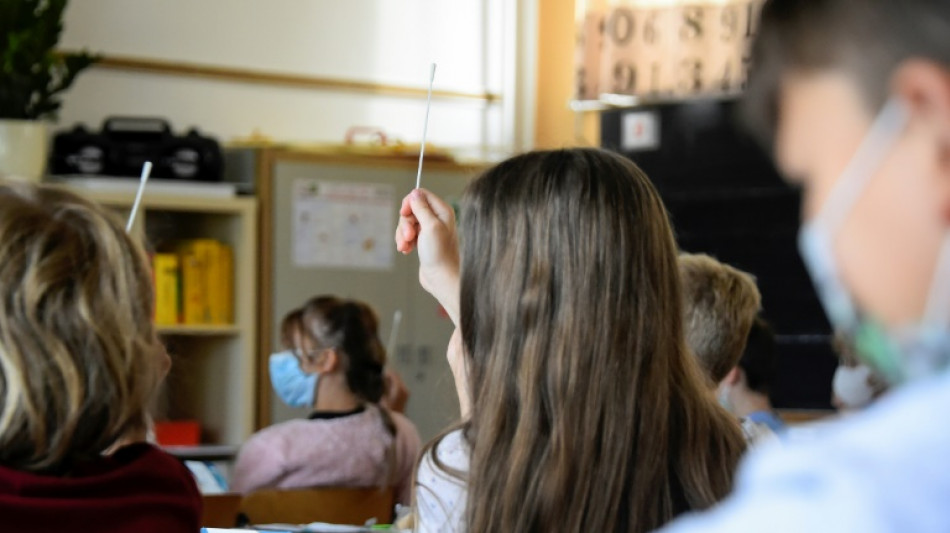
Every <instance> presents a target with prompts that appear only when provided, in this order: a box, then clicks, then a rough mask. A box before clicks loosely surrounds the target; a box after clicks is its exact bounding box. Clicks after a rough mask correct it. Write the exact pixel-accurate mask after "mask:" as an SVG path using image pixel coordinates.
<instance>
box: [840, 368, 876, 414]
mask: <svg viewBox="0 0 950 533" xmlns="http://www.w3.org/2000/svg"><path fill="white" fill-rule="evenodd" d="M870 378H871V369H870V368H868V367H867V366H865V365H858V366H853V367H852V366H844V365H838V368H836V369H835V377H834V379H832V380H831V390H832V392H834V395H835V396H836V397H837V398H838V400H839V401H840V402H841V405H842V406H843V407H844V408H846V409H860V408H862V407H864V406H866V405H868V404H869V403H871V400H872V399H874V389H873V388H871V384H870V382H869V380H870Z"/></svg>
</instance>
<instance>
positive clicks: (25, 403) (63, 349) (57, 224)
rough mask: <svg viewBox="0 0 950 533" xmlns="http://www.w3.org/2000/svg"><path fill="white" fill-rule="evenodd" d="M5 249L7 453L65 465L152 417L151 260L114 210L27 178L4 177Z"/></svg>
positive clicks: (155, 352) (157, 369) (0, 413)
mask: <svg viewBox="0 0 950 533" xmlns="http://www.w3.org/2000/svg"><path fill="white" fill-rule="evenodd" d="M0 257H2V258H3V259H2V261H0V295H2V303H0V464H2V465H3V466H6V467H9V468H14V469H18V470H27V471H33V472H42V473H48V474H56V475H62V474H66V473H68V472H69V471H70V470H71V469H72V468H73V467H75V466H76V465H77V464H79V463H81V462H82V461H86V460H90V459H94V458H96V457H99V456H100V455H101V454H102V453H103V452H104V451H105V450H106V449H107V448H108V447H110V446H111V445H113V444H114V443H116V441H118V440H120V439H122V438H123V437H125V436H126V435H127V434H128V433H130V432H132V431H139V430H142V429H143V428H144V427H145V425H146V411H147V409H148V406H149V402H150V401H151V400H152V399H153V397H154V394H155V392H156V389H157V388H158V385H159V382H160V378H161V375H162V373H163V370H164V367H163V364H164V362H165V361H167V359H164V357H165V356H164V355H163V354H162V350H163V348H162V346H161V344H160V342H159V341H158V339H157V337H156V335H155V331H154V329H153V326H152V320H151V314H152V301H153V296H152V284H151V275H150V269H149V266H148V263H147V260H146V257H145V255H144V253H143V251H142V249H141V248H140V247H139V246H138V244H137V243H135V242H133V241H132V240H131V239H130V238H129V237H128V236H127V235H126V233H125V230H124V229H123V227H122V223H121V222H120V221H118V220H116V218H115V217H114V216H113V215H112V214H111V213H109V212H106V211H105V210H104V209H103V208H101V207H99V206H98V205H94V204H92V203H90V202H88V201H86V200H83V199H82V198H80V197H78V196H76V195H74V194H72V193H68V192H66V191H63V190H58V189H54V188H49V187H44V186H35V185H25V184H0Z"/></svg>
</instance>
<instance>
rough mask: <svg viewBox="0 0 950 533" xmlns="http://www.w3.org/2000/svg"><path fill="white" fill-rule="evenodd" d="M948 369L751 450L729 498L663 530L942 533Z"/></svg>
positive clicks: (947, 497)
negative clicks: (801, 436)
mask: <svg viewBox="0 0 950 533" xmlns="http://www.w3.org/2000/svg"><path fill="white" fill-rule="evenodd" d="M948 412H950V372H945V373H944V374H943V375H941V376H938V377H935V378H931V379H928V380H925V381H921V382H917V383H914V384H910V385H907V386H905V387H903V388H901V389H898V390H896V391H893V392H892V393H891V394H889V395H888V396H886V397H883V398H881V399H880V400H879V401H878V402H877V403H875V404H874V405H872V406H871V407H870V408H869V409H868V410H867V411H865V412H863V413H860V414H855V415H853V416H851V417H848V418H845V419H841V420H839V421H837V422H834V423H828V424H823V425H821V426H818V427H816V428H815V430H814V433H813V435H811V437H812V438H810V439H807V440H797V441H792V442H788V443H786V445H785V446H782V445H781V444H779V443H778V442H773V443H771V444H767V445H764V446H762V447H759V448H755V449H753V450H752V451H751V452H750V454H749V456H748V457H747V458H746V460H745V461H744V462H743V463H742V466H741V467H740V470H739V476H738V478H737V483H736V490H735V492H734V493H733V495H732V496H731V497H730V498H728V499H727V500H726V501H725V502H723V503H722V504H721V505H719V506H717V507H716V508H715V509H714V510H712V511H710V512H707V513H703V514H694V515H690V516H687V517H684V518H683V519H681V520H678V521H675V522H674V523H673V524H671V525H670V526H669V527H668V528H666V529H664V530H663V531H664V533H694V532H695V533H700V532H703V533H705V532H710V533H718V532H722V533H726V532H728V533H735V532H744V531H761V530H762V529H763V528H767V529H768V530H769V533H784V532H789V533H791V532H795V533H797V532H801V531H808V532H819V533H821V532H829V533H831V532H835V533H837V532H841V531H847V532H850V531H855V532H861V533H898V532H899V533H904V532H915V533H916V532H920V533H925V532H926V533H929V532H948V531H950V424H948V423H947V422H946V417H947V414H948Z"/></svg>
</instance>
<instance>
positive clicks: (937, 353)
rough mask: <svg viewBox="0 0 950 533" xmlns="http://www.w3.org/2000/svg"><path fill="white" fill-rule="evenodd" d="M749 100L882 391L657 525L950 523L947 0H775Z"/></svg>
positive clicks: (774, 531) (816, 265) (905, 527)
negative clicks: (717, 497) (700, 505)
mask: <svg viewBox="0 0 950 533" xmlns="http://www.w3.org/2000/svg"><path fill="white" fill-rule="evenodd" d="M745 100H746V115H747V117H748V118H749V119H750V120H751V123H752V125H753V127H754V129H755V130H756V131H757V132H759V134H760V135H762V137H763V139H765V140H766V141H768V142H769V143H770V144H771V148H772V151H773V153H774V157H775V160H776V162H777V164H778V166H779V168H780V169H781V171H782V172H783V173H784V174H785V175H786V176H787V177H788V179H789V180H790V181H792V182H793V183H796V184H798V185H800V186H801V188H802V191H803V209H802V213H803V225H802V229H801V233H800V249H801V253H802V257H803V259H804V260H805V265H806V267H807V268H808V270H809V273H810V274H811V276H812V279H813V280H814V283H815V286H816V289H817V291H818V294H819V297H820V298H821V301H822V304H823V307H824V309H825V312H826V314H827V316H828V319H829V321H830V322H831V324H832V326H833V327H834V328H835V330H836V331H842V332H844V333H845V334H846V335H847V336H848V337H849V339H850V340H851V342H852V343H853V345H854V346H855V347H856V349H857V352H858V354H859V356H860V357H861V358H862V360H864V361H865V362H866V363H867V364H869V365H871V366H872V367H874V369H875V370H876V371H878V372H880V374H881V375H882V376H884V377H885V378H886V379H887V380H888V382H889V384H890V385H891V386H892V389H891V392H889V393H888V394H887V395H886V396H884V397H882V398H880V399H879V400H878V401H877V402H875V403H874V404H872V405H871V406H870V407H869V408H867V409H866V410H864V411H862V412H860V413H857V414H855V415H853V416H850V417H847V418H845V419H842V420H840V421H837V422H834V423H829V424H824V425H822V426H821V427H820V428H816V432H815V435H814V438H813V439H809V440H808V441H803V442H796V443H792V444H787V445H785V446H782V445H781V444H779V443H774V444H771V445H768V446H763V447H761V448H759V449H757V450H753V451H752V452H751V453H750V454H749V455H748V456H747V458H746V460H745V461H744V462H743V464H742V465H741V466H740V469H739V473H738V478H737V479H738V481H737V484H736V488H735V491H734V493H733V494H732V496H731V497H730V498H728V499H727V500H726V501H725V502H723V503H722V504H721V505H720V506H718V507H716V508H715V509H714V510H712V511H710V512H708V513H706V514H698V515H693V516H689V517H684V518H683V519H682V520H679V521H677V522H674V523H673V524H671V525H670V526H669V527H668V529H665V530H664V531H667V532H671V533H692V532H719V531H722V532H726V531H728V532H739V531H760V530H762V529H765V528H768V530H769V532H770V533H781V532H786V531H789V532H791V531H795V532H800V531H808V532H825V531H827V532H832V531H834V532H839V531H856V532H862V533H877V532H902V533H903V532H930V531H934V532H937V531H940V532H946V531H950V505H948V502H950V453H948V450H950V424H946V423H944V419H945V417H946V413H947V411H948V409H950V372H948V371H947V366H948V361H950V2H947V1H946V0H771V1H769V2H767V3H766V4H765V6H764V7H763V10H762V18H761V22H760V25H759V35H758V36H757V38H756V43H755V45H754V46H753V58H752V68H751V71H750V79H749V84H748V89H747V94H746V96H745Z"/></svg>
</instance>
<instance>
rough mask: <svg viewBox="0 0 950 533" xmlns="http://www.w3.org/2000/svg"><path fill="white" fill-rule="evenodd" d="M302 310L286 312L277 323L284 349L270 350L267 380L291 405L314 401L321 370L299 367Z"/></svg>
mask: <svg viewBox="0 0 950 533" xmlns="http://www.w3.org/2000/svg"><path fill="white" fill-rule="evenodd" d="M302 319H303V310H302V309H294V310H293V311H291V312H289V313H287V315H286V316H285V317H284V320H283V321H282V322H281V325H280V333H281V343H282V344H283V346H284V348H285V349H284V351H282V352H277V353H275V354H271V356H270V361H269V362H268V369H269V370H270V382H271V385H272V386H273V387H274V392H275V393H276V394H277V396H278V397H279V398H280V399H281V401H283V402H284V403H285V404H287V405H289V406H290V407H308V406H311V405H313V400H314V395H315V394H316V391H317V381H318V380H319V379H320V374H317V373H315V372H314V373H307V372H304V371H303V369H302V368H301V366H302V362H301V360H300V359H299V358H298V355H297V349H296V346H297V345H299V344H300V342H301V332H302V331H303V324H302V322H301V320H302Z"/></svg>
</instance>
